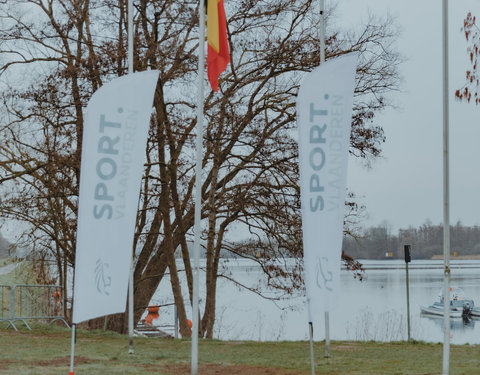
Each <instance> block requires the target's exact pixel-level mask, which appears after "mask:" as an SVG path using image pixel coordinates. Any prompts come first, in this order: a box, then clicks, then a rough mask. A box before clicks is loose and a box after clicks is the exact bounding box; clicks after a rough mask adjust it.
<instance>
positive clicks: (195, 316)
mask: <svg viewBox="0 0 480 375" xmlns="http://www.w3.org/2000/svg"><path fill="white" fill-rule="evenodd" d="M198 11H199V19H200V23H199V30H198V96H197V138H196V165H195V219H194V220H195V223H194V230H195V237H194V244H193V256H194V267H193V305H192V364H191V366H192V375H197V372H198V327H199V311H198V284H199V262H200V259H199V258H200V231H201V219H202V217H201V212H202V159H203V158H202V142H203V82H204V77H203V76H204V74H205V68H204V63H205V46H204V44H205V2H204V0H200V5H199V8H198Z"/></svg>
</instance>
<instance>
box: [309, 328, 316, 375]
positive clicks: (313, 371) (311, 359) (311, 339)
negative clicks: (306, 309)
mask: <svg viewBox="0 0 480 375" xmlns="http://www.w3.org/2000/svg"><path fill="white" fill-rule="evenodd" d="M308 325H309V328H310V329H309V331H310V363H311V367H312V375H315V358H314V357H313V322H311V321H310V322H309V323H308Z"/></svg>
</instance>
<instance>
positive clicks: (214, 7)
mask: <svg viewBox="0 0 480 375" xmlns="http://www.w3.org/2000/svg"><path fill="white" fill-rule="evenodd" d="M205 5H206V7H205ZM205 9H206V10H207V41H208V56H207V71H208V80H209V81H210V85H211V87H212V89H213V90H214V91H218V77H219V75H220V74H221V73H222V72H223V71H224V70H225V69H226V67H227V65H228V63H229V62H230V54H229V51H228V39H227V21H226V16H225V10H224V6H223V0H210V1H209V2H208V3H207V4H206V2H205V0H200V4H199V37H198V40H199V43H198V49H199V52H198V96H197V134H196V166H195V222H194V231H195V237H194V246H193V257H194V261H193V262H194V263H193V265H194V267H193V269H194V273H193V301H192V323H193V324H192V360H191V373H192V375H197V373H198V332H199V320H200V315H199V309H198V289H199V288H198V284H199V263H200V234H201V209H202V159H203V157H202V143H203V102H204V85H203V84H204V75H205V69H204V67H205V46H204V44H205V43H204V41H205Z"/></svg>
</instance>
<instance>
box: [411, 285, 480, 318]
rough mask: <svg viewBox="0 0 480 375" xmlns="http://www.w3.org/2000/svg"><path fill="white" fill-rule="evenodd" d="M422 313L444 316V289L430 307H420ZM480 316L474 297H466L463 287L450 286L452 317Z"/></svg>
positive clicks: (479, 309)
mask: <svg viewBox="0 0 480 375" xmlns="http://www.w3.org/2000/svg"><path fill="white" fill-rule="evenodd" d="M420 309H421V312H422V314H424V315H434V316H443V315H444V311H445V310H444V298H443V289H442V290H441V291H440V293H439V295H438V297H437V300H436V301H435V302H434V303H433V305H430V306H428V307H423V306H422V307H420ZM470 316H473V317H479V318H480V308H478V307H475V304H474V302H473V300H472V299H470V298H467V297H465V293H464V292H463V290H462V289H461V288H450V318H463V317H470Z"/></svg>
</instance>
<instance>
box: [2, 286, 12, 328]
mask: <svg viewBox="0 0 480 375" xmlns="http://www.w3.org/2000/svg"><path fill="white" fill-rule="evenodd" d="M10 289H11V288H10V286H8V285H0V321H1V320H4V319H7V318H9V317H10V316H9V308H10V306H9V300H10Z"/></svg>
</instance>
